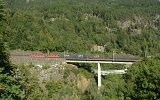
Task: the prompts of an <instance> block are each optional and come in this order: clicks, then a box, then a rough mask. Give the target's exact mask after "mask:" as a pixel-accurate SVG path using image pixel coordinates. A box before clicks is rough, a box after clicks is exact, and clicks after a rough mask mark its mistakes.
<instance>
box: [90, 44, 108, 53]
mask: <svg viewBox="0 0 160 100" xmlns="http://www.w3.org/2000/svg"><path fill="white" fill-rule="evenodd" d="M91 51H98V52H104V51H105V47H104V46H99V45H93V47H92V48H91Z"/></svg>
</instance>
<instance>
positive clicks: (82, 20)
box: [3, 0, 160, 56]
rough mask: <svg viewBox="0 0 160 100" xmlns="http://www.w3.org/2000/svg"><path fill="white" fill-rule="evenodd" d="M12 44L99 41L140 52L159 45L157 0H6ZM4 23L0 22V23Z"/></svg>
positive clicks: (73, 48)
mask: <svg viewBox="0 0 160 100" xmlns="http://www.w3.org/2000/svg"><path fill="white" fill-rule="evenodd" d="M5 2H6V8H7V9H6V10H5V13H6V16H7V19H6V21H5V25H6V26H7V28H6V29H5V30H3V34H4V40H5V41H6V42H8V44H9V47H10V48H11V49H23V50H41V51H48V50H49V51H58V52H63V51H66V50H68V51H70V52H76V53H77V52H85V51H90V50H91V48H92V46H93V45H95V44H97V45H100V46H104V47H105V51H106V52H111V51H112V50H115V51H117V52H125V53H130V54H136V55H141V56H143V55H144V53H145V52H148V55H153V54H155V53H159V51H160V2H159V1H158V0H6V1H5ZM3 25H4V24H3Z"/></svg>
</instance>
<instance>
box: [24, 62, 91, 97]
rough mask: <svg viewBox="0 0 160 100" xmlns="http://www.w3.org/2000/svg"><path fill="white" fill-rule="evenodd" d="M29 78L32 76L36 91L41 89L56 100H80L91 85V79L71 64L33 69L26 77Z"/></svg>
mask: <svg viewBox="0 0 160 100" xmlns="http://www.w3.org/2000/svg"><path fill="white" fill-rule="evenodd" d="M24 73H26V72H24ZM22 75H23V73H22ZM28 76H31V79H32V81H34V82H35V83H36V84H35V85H36V86H37V87H35V88H36V89H37V88H39V90H40V91H42V93H44V95H47V96H49V98H51V99H52V98H56V100H73V99H75V98H76V100H80V96H79V93H81V94H83V93H85V91H86V90H87V89H88V87H89V85H90V83H91V82H90V79H89V78H86V76H85V75H84V74H83V73H81V72H80V71H79V69H78V68H77V66H75V65H71V64H61V65H55V66H43V67H39V66H35V67H31V68H29V70H28V74H27V76H26V77H28ZM21 77H24V76H21ZM32 83H33V82H31V84H32ZM27 84H28V83H27ZM31 84H30V83H29V84H28V85H29V86H30V85H31ZM62 94H63V95H62Z"/></svg>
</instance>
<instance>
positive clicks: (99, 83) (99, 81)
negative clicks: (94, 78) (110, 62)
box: [98, 63, 101, 89]
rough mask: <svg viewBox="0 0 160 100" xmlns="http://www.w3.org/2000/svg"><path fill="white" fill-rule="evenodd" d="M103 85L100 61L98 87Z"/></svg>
mask: <svg viewBox="0 0 160 100" xmlns="http://www.w3.org/2000/svg"><path fill="white" fill-rule="evenodd" d="M100 87H101V66H100V63H98V89H100Z"/></svg>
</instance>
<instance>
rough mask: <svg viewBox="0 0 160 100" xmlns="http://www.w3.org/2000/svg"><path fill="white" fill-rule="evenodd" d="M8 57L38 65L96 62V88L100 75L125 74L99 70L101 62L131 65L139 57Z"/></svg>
mask: <svg viewBox="0 0 160 100" xmlns="http://www.w3.org/2000/svg"><path fill="white" fill-rule="evenodd" d="M10 59H11V61H12V63H15V64H23V65H27V64H33V65H38V66H44V65H49V66H53V65H55V64H56V65H57V64H61V63H96V64H97V67H98V71H97V74H98V88H100V87H101V76H102V75H108V74H125V73H126V72H125V71H126V70H127V69H122V70H106V71H101V64H124V65H132V64H133V63H134V62H137V61H140V59H132V60H131V59H130V58H128V59H115V57H113V58H112V59H67V58H45V57H31V56H28V54H26V53H25V54H24V52H23V53H19V54H16V55H15V54H14V53H11V56H10Z"/></svg>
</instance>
